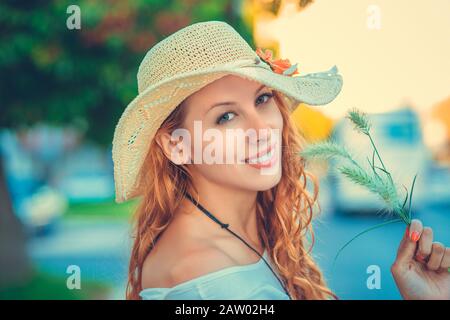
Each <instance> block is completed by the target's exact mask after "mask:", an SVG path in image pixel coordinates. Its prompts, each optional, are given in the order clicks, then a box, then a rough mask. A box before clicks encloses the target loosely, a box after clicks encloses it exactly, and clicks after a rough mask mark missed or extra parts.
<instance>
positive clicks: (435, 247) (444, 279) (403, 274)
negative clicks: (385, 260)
mask: <svg viewBox="0 0 450 320" xmlns="http://www.w3.org/2000/svg"><path fill="white" fill-rule="evenodd" d="M449 267H450V248H449V247H447V248H446V247H445V246H444V245H443V244H442V243H440V242H433V230H432V229H431V228H429V227H425V228H424V227H423V226H422V222H421V221H420V220H417V219H413V220H412V221H411V224H410V226H409V228H408V227H407V228H406V232H405V235H404V236H403V239H402V241H401V242H400V246H399V248H398V252H397V258H396V259H395V261H394V263H393V265H392V267H391V272H392V275H393V276H394V280H395V283H396V284H397V287H398V289H399V291H400V294H401V295H402V297H403V299H407V300H434V299H436V300H437V299H439V300H442V299H444V300H449V299H450V272H449V271H448V268H449Z"/></svg>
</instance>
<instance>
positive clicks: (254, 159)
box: [244, 144, 275, 165]
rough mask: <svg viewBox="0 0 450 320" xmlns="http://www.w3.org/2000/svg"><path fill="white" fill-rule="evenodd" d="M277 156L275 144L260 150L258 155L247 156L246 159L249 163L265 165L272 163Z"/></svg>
mask: <svg viewBox="0 0 450 320" xmlns="http://www.w3.org/2000/svg"><path fill="white" fill-rule="evenodd" d="M274 156H275V144H273V145H271V146H270V147H268V148H267V149H266V150H262V151H260V152H258V153H257V154H256V155H253V156H250V157H248V158H246V159H245V160H244V161H245V163H247V164H250V165H252V164H254V165H265V164H270V163H271V160H273V158H274Z"/></svg>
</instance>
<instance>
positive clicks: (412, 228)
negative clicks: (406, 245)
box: [409, 219, 423, 242]
mask: <svg viewBox="0 0 450 320" xmlns="http://www.w3.org/2000/svg"><path fill="white" fill-rule="evenodd" d="M422 231H423V225H422V221H420V220H418V219H413V220H411V224H410V225H409V237H410V239H411V241H413V242H417V241H419V239H420V236H421V234H422Z"/></svg>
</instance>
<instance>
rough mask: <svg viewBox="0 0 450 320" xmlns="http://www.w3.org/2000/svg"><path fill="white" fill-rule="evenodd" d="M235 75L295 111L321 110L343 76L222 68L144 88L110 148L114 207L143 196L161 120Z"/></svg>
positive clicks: (333, 71) (334, 72) (253, 67)
mask: <svg viewBox="0 0 450 320" xmlns="http://www.w3.org/2000/svg"><path fill="white" fill-rule="evenodd" d="M229 74H233V75H238V76H241V77H244V78H246V79H249V80H253V81H257V82H259V83H261V84H264V85H266V86H267V87H269V88H271V89H274V90H276V91H279V92H280V93H282V94H283V97H284V98H285V99H286V101H287V103H288V106H289V108H290V110H291V111H293V110H294V109H295V108H296V107H297V106H298V105H299V103H306V104H308V105H312V106H316V105H325V104H328V103H329V102H331V101H332V100H333V99H334V98H335V97H336V96H337V95H338V94H339V92H340V91H341V88H342V83H343V81H342V77H341V75H339V74H338V70H337V68H336V66H333V67H332V68H331V69H330V70H327V71H323V72H318V73H310V74H306V75H297V76H287V75H283V74H278V73H275V72H273V71H272V70H268V69H267V68H264V67H260V66H258V65H228V66H227V65H224V66H219V67H216V68H209V69H207V70H198V71H195V72H191V73H185V74H182V75H179V76H177V77H172V78H171V79H168V80H165V81H162V82H160V83H157V84H155V85H153V86H150V87H148V88H147V89H146V90H144V91H143V92H142V93H140V94H139V95H138V96H137V97H136V98H135V99H134V100H133V101H132V102H131V103H130V104H129V105H128V106H127V107H126V109H125V111H124V112H123V114H122V116H121V117H120V119H119V122H118V123H117V126H116V129H115V132H114V138H113V143H112V157H113V161H114V181H115V191H116V202H117V203H121V202H124V201H126V200H129V199H132V198H134V197H136V196H139V195H141V190H140V188H139V186H138V185H137V183H138V181H137V177H138V174H139V170H140V168H141V166H142V164H143V162H144V159H145V157H146V155H147V152H148V150H149V147H150V143H151V141H152V139H153V137H154V135H155V133H156V131H157V130H158V129H159V127H160V125H161V124H162V123H163V121H164V120H165V119H166V118H167V117H168V116H169V114H170V113H171V112H172V111H173V110H174V109H175V108H176V107H177V106H178V105H179V104H180V103H181V102H182V101H183V100H184V99H185V98H187V97H188V96H190V95H191V94H193V93H194V92H196V91H198V90H200V89H201V88H202V87H204V86H205V85H207V84H209V83H212V82H213V81H215V80H217V79H220V78H221V77H224V76H226V75H229Z"/></svg>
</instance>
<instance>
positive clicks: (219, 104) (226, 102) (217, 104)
mask: <svg viewBox="0 0 450 320" xmlns="http://www.w3.org/2000/svg"><path fill="white" fill-rule="evenodd" d="M265 87H266V85H265V84H263V85H261V86H259V87H258V88H257V89H256V91H255V96H256V95H257V94H258V92H260V91H261V89H263V88H265ZM235 103H236V102H234V101H225V102H218V103H215V104H213V105H212V106H211V107H210V108H209V109H208V111H211V110H212V109H213V108H216V107H219V106H229V105H233V104H235ZM208 111H207V112H208Z"/></svg>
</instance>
